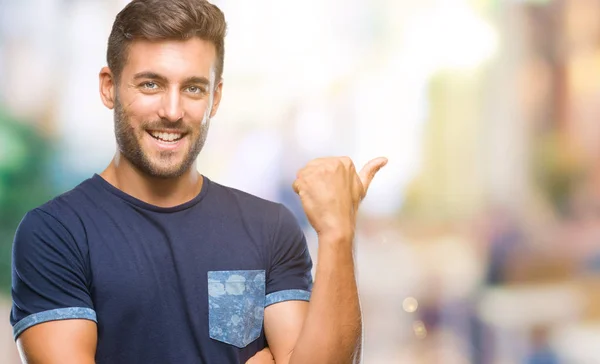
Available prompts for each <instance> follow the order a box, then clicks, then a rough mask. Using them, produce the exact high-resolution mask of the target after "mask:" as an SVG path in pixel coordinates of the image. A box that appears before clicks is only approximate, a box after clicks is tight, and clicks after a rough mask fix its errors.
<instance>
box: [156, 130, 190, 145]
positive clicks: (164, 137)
mask: <svg viewBox="0 0 600 364" xmlns="http://www.w3.org/2000/svg"><path fill="white" fill-rule="evenodd" d="M148 134H150V135H151V136H152V137H153V138H154V139H156V140H158V141H161V142H165V143H176V142H177V141H179V140H180V139H181V138H183V137H184V136H185V135H184V134H182V133H172V132H160V131H148Z"/></svg>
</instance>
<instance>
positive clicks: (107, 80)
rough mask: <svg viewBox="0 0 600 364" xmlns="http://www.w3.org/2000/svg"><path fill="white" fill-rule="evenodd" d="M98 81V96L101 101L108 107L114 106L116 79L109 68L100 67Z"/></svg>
mask: <svg viewBox="0 0 600 364" xmlns="http://www.w3.org/2000/svg"><path fill="white" fill-rule="evenodd" d="M98 77H99V81H100V98H101V99H102V103H103V104H104V106H106V107H107V108H109V109H111V110H112V109H113V108H114V107H115V95H116V87H117V84H116V81H115V78H114V75H113V73H112V71H111V70H110V68H108V67H102V69H101V70H100V74H99V75H98Z"/></svg>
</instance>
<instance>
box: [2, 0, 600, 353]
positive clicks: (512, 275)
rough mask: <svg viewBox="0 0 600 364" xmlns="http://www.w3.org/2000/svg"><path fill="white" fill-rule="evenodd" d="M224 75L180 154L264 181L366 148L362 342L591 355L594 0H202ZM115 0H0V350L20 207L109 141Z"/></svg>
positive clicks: (598, 34)
mask: <svg viewBox="0 0 600 364" xmlns="http://www.w3.org/2000/svg"><path fill="white" fill-rule="evenodd" d="M214 2H215V3H216V4H217V5H219V6H220V7H221V8H222V10H223V11H224V12H225V14H226V18H227V20H228V23H229V33H228V37H227V41H226V50H227V51H226V61H225V73H224V78H225V89H224V90H225V91H224V99H223V102H222V104H221V109H220V111H219V114H218V115H217V117H216V118H215V119H214V122H213V124H212V127H211V132H210V135H209V138H208V141H207V144H206V147H205V149H204V151H203V152H202V153H201V156H200V159H199V163H198V168H199V170H200V171H201V172H202V173H203V174H204V175H206V176H208V177H209V178H211V179H213V180H215V181H217V182H220V183H222V184H226V185H229V186H233V187H236V188H240V189H243V190H246V191H248V192H251V193H254V194H256V195H259V196H261V197H264V198H268V199H271V200H275V201H279V202H283V203H284V204H286V205H287V206H288V207H290V208H291V209H292V210H293V211H294V212H295V213H296V215H297V217H298V219H299V220H300V222H301V223H302V224H303V226H304V227H305V228H306V233H307V236H308V238H309V244H310V247H311V249H312V251H313V258H314V259H317V256H316V239H315V236H314V233H313V232H312V231H311V229H310V227H309V226H308V225H307V223H306V219H305V218H304V216H303V213H302V209H301V206H300V204H299V201H298V199H297V198H296V196H295V195H294V193H293V191H292V190H291V188H290V186H291V182H292V181H293V179H294V177H295V172H296V171H297V170H298V169H299V168H301V167H302V166H303V165H304V164H305V163H306V162H307V161H308V160H310V159H312V158H314V157H318V156H326V155H349V156H351V157H352V158H353V160H354V161H355V163H356V164H357V165H358V166H359V167H360V166H362V164H363V163H365V162H366V161H368V160H369V159H370V158H372V157H376V156H379V155H385V156H387V157H388V158H389V164H388V166H387V167H386V168H384V169H383V170H382V171H381V172H380V173H379V174H378V175H377V177H376V179H375V181H374V182H373V184H372V186H371V189H370V191H369V195H368V198H367V199H366V200H365V201H364V203H363V205H362V215H361V217H360V224H359V225H360V227H359V230H358V232H357V241H356V244H357V260H358V269H359V283H360V290H361V295H362V304H363V311H364V325H365V339H364V362H365V363H375V364H379V363H381V364H385V363H411V364H412V363H415V364H420V363H444V364H446V363H448V364H452V363H460V364H462V363H484V364H487V363H494V364H496V363H498V364H499V363H526V364H555V363H585V364H587V363H600V122H599V118H600V102H599V101H598V100H600V0H552V1H550V0H548V1H546V0H535V1H534V0H369V1H366V0H343V1H342V0H304V1H277V0H254V1H233V0H218V1H217V0H215V1H214ZM126 3H127V1H126V0H19V1H17V0H0V292H1V293H0V316H1V317H2V320H0V363H6V364H15V363H18V355H17V353H16V350H15V345H14V342H13V340H12V334H11V328H10V325H9V323H8V316H9V310H10V251H11V244H12V239H13V234H14V231H15V228H16V227H17V224H18V223H19V221H20V219H21V218H22V217H23V215H24V214H25V212H27V211H28V210H29V209H32V208H34V207H36V206H37V205H39V204H41V203H44V202H46V201H47V200H49V199H50V198H52V197H53V196H55V195H57V194H59V193H61V192H64V191H66V190H68V189H70V188H72V187H74V186H75V185H76V184H78V183H80V182H81V181H83V180H84V179H86V178H88V177H90V176H91V175H92V174H93V173H96V172H100V171H101V170H102V169H103V168H104V167H105V166H106V165H107V164H108V162H109V160H110V158H111V157H112V155H113V153H114V149H115V142H114V136H113V122H112V114H111V112H110V111H108V110H106V109H105V108H104V107H103V106H102V104H101V102H100V98H99V95H98V76H97V75H98V71H99V70H100V68H101V67H102V66H103V65H105V52H106V41H107V38H108V34H109V32H110V28H111V25H112V21H113V19H114V16H115V15H116V14H117V12H118V11H119V10H120V9H121V8H122V7H123V6H124V5H125V4H126Z"/></svg>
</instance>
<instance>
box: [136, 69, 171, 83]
mask: <svg viewBox="0 0 600 364" xmlns="http://www.w3.org/2000/svg"><path fill="white" fill-rule="evenodd" d="M133 79H134V80H139V79H150V80H158V81H166V80H167V78H166V77H164V76H161V75H159V74H158V73H155V72H148V71H144V72H139V73H136V74H135V75H134V76H133Z"/></svg>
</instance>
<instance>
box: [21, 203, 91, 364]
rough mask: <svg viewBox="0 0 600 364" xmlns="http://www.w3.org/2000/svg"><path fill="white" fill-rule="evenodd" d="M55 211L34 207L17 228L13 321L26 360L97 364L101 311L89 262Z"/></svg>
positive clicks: (34, 363)
mask: <svg viewBox="0 0 600 364" xmlns="http://www.w3.org/2000/svg"><path fill="white" fill-rule="evenodd" d="M85 255H86V252H85V251H83V250H82V249H81V248H80V246H79V245H78V244H77V242H76V241H75V239H74V238H73V235H72V234H71V233H70V232H69V231H68V230H67V229H66V227H65V226H64V225H63V224H62V223H61V222H59V221H58V220H57V219H56V218H55V217H54V216H52V215H50V214H49V213H47V212H45V211H42V210H38V209H36V210H33V211H30V212H29V213H28V214H27V215H26V216H25V217H24V218H23V220H22V221H21V223H20V224H19V227H18V229H17V231H16V233H15V240H14V243H13V259H12V299H13V306H12V310H11V317H10V321H11V324H12V325H13V335H14V337H15V339H16V341H17V347H18V349H19V352H20V354H21V358H22V360H23V362H24V363H29V364H54V363H66V364H71V363H84V364H87V363H93V362H94V357H95V354H96V340H97V339H96V336H97V328H96V320H97V318H96V312H95V311H94V309H93V304H92V299H91V295H90V293H89V288H88V284H87V282H88V281H89V279H88V277H87V274H86V261H85V258H84V256H85Z"/></svg>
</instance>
